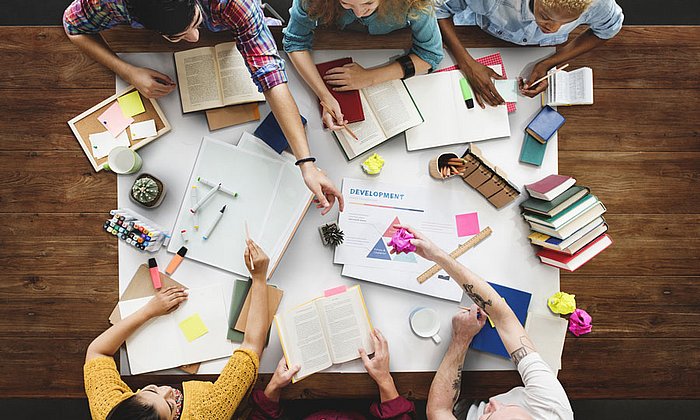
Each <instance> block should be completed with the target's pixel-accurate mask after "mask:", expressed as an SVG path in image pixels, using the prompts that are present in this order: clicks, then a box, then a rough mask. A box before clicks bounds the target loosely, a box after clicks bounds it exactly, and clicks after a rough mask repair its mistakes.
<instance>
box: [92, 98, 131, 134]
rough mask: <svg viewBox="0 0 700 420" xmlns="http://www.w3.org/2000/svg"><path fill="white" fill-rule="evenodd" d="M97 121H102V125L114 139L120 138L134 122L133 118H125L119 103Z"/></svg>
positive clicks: (114, 104)
mask: <svg viewBox="0 0 700 420" xmlns="http://www.w3.org/2000/svg"><path fill="white" fill-rule="evenodd" d="M97 119H98V120H100V124H102V125H103V126H104V127H105V128H106V129H107V131H109V132H110V134H112V136H113V137H117V136H119V135H120V134H121V133H122V132H123V131H124V130H126V127H128V126H129V124H131V123H132V122H134V119H133V118H131V117H125V116H124V113H123V112H122V109H121V107H120V106H119V103H118V102H115V103H113V104H112V106H110V107H109V108H107V110H106V111H105V112H103V113H102V115H100V116H99V117H97Z"/></svg>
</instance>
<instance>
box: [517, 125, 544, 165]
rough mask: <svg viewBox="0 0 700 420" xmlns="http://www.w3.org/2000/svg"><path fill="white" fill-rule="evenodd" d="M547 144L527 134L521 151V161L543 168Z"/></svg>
mask: <svg viewBox="0 0 700 420" xmlns="http://www.w3.org/2000/svg"><path fill="white" fill-rule="evenodd" d="M545 150H547V143H540V142H539V141H537V140H536V139H535V138H534V137H532V136H531V135H530V134H529V133H525V138H524V139H523V147H522V149H520V161H521V162H523V163H529V164H531V165H535V166H541V165H542V160H543V159H544V152H545Z"/></svg>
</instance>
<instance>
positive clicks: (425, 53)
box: [282, 0, 445, 69]
mask: <svg viewBox="0 0 700 420" xmlns="http://www.w3.org/2000/svg"><path fill="white" fill-rule="evenodd" d="M353 22H358V23H359V24H361V25H363V26H365V27H366V28H367V31H368V32H369V33H370V34H371V35H384V34H388V33H389V32H393V31H395V30H397V29H402V28H406V27H410V28H411V32H412V35H413V46H412V47H411V50H410V52H411V53H413V54H415V55H417V56H418V57H420V58H421V59H422V60H423V61H425V62H426V63H428V64H430V66H431V68H432V69H435V68H437V66H438V64H439V63H440V61H441V60H442V58H443V57H444V55H445V54H444V52H443V50H442V36H441V35H440V30H439V29H438V25H437V19H436V18H435V15H434V14H433V13H421V14H419V15H418V16H417V17H416V18H415V19H413V18H411V17H409V16H406V17H405V19H403V20H402V21H398V22H395V21H384V20H381V19H379V17H378V16H377V12H376V11H375V12H374V13H372V14H371V15H369V16H367V17H363V18H358V17H357V16H355V13H353V11H352V10H345V12H344V13H343V14H341V16H340V18H339V19H338V21H337V22H336V23H337V25H338V28H340V29H341V30H342V29H345V28H346V27H347V26H348V25H350V24H352V23H353ZM317 26H318V21H316V20H314V19H311V18H310V17H309V15H308V14H307V13H306V10H304V8H303V7H302V5H301V0H294V2H293V3H292V7H291V8H290V9H289V25H287V27H286V28H285V29H284V31H283V32H284V39H283V41H282V45H283V47H284V50H285V51H286V52H288V53H290V52H293V51H308V50H311V45H312V43H313V37H314V35H313V32H314V30H315V29H316V27H317Z"/></svg>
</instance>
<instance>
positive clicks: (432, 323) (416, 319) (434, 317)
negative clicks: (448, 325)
mask: <svg viewBox="0 0 700 420" xmlns="http://www.w3.org/2000/svg"><path fill="white" fill-rule="evenodd" d="M408 321H409V324H410V325H411V330H413V333H414V334H416V335H417V336H418V337H423V338H432V339H433V341H434V342H435V344H440V342H441V341H442V340H441V339H440V336H439V335H438V332H439V331H440V318H439V317H438V313H437V312H436V311H435V309H431V308H424V307H420V308H416V309H414V310H413V311H411V315H410V316H409V317H408Z"/></svg>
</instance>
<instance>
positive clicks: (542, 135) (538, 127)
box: [525, 105, 565, 143]
mask: <svg viewBox="0 0 700 420" xmlns="http://www.w3.org/2000/svg"><path fill="white" fill-rule="evenodd" d="M564 121H565V118H564V116H562V115H561V114H560V113H558V112H557V111H555V110H554V108H552V107H551V106H549V105H545V106H544V108H542V109H541V110H540V112H539V113H537V115H535V118H533V119H532V121H530V124H528V125H527V128H525V131H526V132H527V133H529V134H530V135H531V136H532V137H534V138H535V140H537V141H539V142H540V143H546V142H547V141H548V140H549V139H550V138H552V136H553V135H554V133H556V132H557V130H559V127H561V126H562V125H563V124H564Z"/></svg>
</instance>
